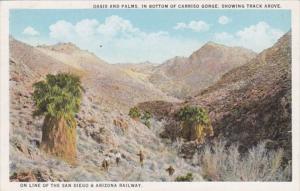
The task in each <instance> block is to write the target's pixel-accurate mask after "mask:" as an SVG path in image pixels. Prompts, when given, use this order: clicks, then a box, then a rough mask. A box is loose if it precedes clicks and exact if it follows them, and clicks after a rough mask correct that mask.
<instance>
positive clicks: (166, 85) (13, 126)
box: [10, 34, 291, 181]
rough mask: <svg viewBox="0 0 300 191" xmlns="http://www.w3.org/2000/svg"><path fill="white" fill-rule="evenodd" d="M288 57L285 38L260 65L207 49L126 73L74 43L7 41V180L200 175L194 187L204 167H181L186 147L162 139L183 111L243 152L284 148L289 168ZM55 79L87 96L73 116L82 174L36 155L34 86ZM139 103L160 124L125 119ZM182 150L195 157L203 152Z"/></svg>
mask: <svg viewBox="0 0 300 191" xmlns="http://www.w3.org/2000/svg"><path fill="white" fill-rule="evenodd" d="M290 54H291V52H290V34H286V35H285V36H284V37H282V38H281V39H280V40H279V41H278V43H276V44H275V45H274V46H273V47H271V48H269V49H267V50H265V51H264V52H262V53H260V54H259V55H257V56H256V57H255V58H253V57H254V55H255V54H254V53H253V52H251V51H248V50H244V49H241V48H229V47H225V46H222V45H218V44H215V43H208V44H206V45H205V46H203V47H202V48H201V49H199V51H196V52H195V53H193V54H192V55H191V56H190V57H189V58H179V57H177V58H175V59H173V60H171V61H169V62H166V63H164V64H162V65H159V66H156V65H153V64H149V63H145V64H144V65H134V64H128V65H122V66H120V65H109V64H107V63H106V62H105V61H103V60H101V59H99V58H97V57H96V56H95V55H93V54H92V53H89V52H87V51H83V50H80V49H79V48H78V47H76V46H74V45H73V44H71V43H64V44H57V45H54V46H39V47H32V46H29V45H27V44H24V43H21V42H19V41H16V40H14V39H10V179H11V180H12V181H36V180H38V181H174V180H175V177H177V176H181V175H185V174H186V173H193V176H194V180H195V181H202V180H203V178H202V176H201V173H202V172H201V171H202V169H201V166H199V165H197V164H198V162H199V158H193V157H190V159H186V160H185V159H183V158H182V156H184V155H180V156H179V155H178V153H177V151H178V150H179V147H180V149H181V148H182V147H181V146H182V144H181V143H178V142H173V143H172V142H171V141H170V140H168V139H161V138H160V135H161V133H162V132H163V131H164V128H165V124H166V123H169V122H170V121H172V114H174V113H175V112H176V111H177V110H178V109H179V108H181V107H182V106H184V105H200V106H203V107H205V108H206V109H207V110H208V111H209V115H210V117H211V119H212V123H213V127H214V129H215V137H219V136H220V137H221V136H222V137H225V138H226V139H227V140H228V141H229V142H230V143H233V142H240V143H241V145H242V147H245V148H249V147H250V146H252V145H255V144H256V143H257V142H259V141H261V140H266V139H268V140H269V147H284V148H285V150H286V151H288V152H286V153H285V154H286V158H287V159H289V158H290V156H291V153H290V152H289V151H290V149H291V147H290V145H291V133H290V131H291V119H290V117H291V108H290V107H291V84H290V83H291V76H290V75H291V71H290V67H291V66H290V62H291V60H290ZM251 58H253V59H252V60H251V61H249V60H250V59H251ZM247 61H249V62H248V63H246V62H247ZM241 65H242V66H241ZM187 66H188V67H187ZM237 66H240V67H237ZM234 67H237V68H236V69H233V68H234ZM230 69H232V70H231V71H230V72H227V73H226V74H225V75H223V77H222V78H221V79H219V78H220V77H221V75H222V74H224V73H225V72H226V71H228V70H230ZM57 72H72V73H76V74H78V75H80V76H81V78H82V83H83V86H84V88H85V93H84V96H83V102H82V105H81V109H80V112H79V113H78V115H77V116H76V119H77V122H78V125H77V134H78V137H77V138H78V139H77V148H78V149H77V164H76V165H69V164H67V163H65V162H63V161H61V160H60V159H57V158H55V157H52V156H49V155H46V154H45V153H43V152H42V151H41V150H40V149H39V145H40V140H41V136H42V135H41V132H42V131H41V128H42V123H43V118H35V119H34V118H33V117H32V111H33V109H34V105H33V101H32V98H31V93H32V91H33V90H32V84H33V83H34V82H36V81H38V80H41V79H43V78H44V77H45V75H46V74H47V73H57ZM202 75H206V76H204V77H203V76H202ZM218 79H219V80H218ZM216 80H218V82H217V83H216V84H214V85H212V86H210V87H209V88H206V89H205V90H204V91H202V92H201V93H200V94H196V93H197V92H198V91H199V90H201V89H203V88H205V87H207V86H209V85H211V83H214V82H215V81H216ZM199 82H201V83H199ZM202 82H203V83H202ZM184 87H187V89H186V90H184ZM191 87H193V88H192V91H191V89H190V88H191ZM165 92H167V93H168V94H169V95H166V94H165ZM183 93H187V95H192V94H195V96H193V97H190V98H189V99H186V100H185V101H184V102H179V100H178V99H176V98H173V97H172V96H170V95H176V96H182V95H183ZM183 97H185V96H183ZM154 100H156V101H154ZM138 103H141V104H139V107H141V108H142V109H144V110H147V111H151V112H152V114H154V115H155V116H156V117H155V118H152V119H151V128H148V127H146V126H145V125H144V124H143V123H141V122H140V121H136V120H133V119H131V118H130V117H129V116H128V108H129V107H132V106H134V105H136V104H138ZM165 120H167V121H165ZM185 146H187V147H183V149H186V151H188V152H190V154H193V152H194V151H195V149H197V148H195V147H193V146H192V145H189V144H187V145H185ZM140 150H143V151H144V153H145V155H146V159H145V164H144V166H143V167H141V166H140V164H139V158H138V156H137V154H138V152H139V151H140ZM116 152H119V153H121V155H122V158H121V163H120V165H119V166H117V165H116V163H115V162H114V161H115V154H116ZM106 157H108V158H110V161H111V165H110V167H109V170H108V172H106V171H105V170H104V169H103V168H102V167H101V163H102V161H103V159H104V158H106ZM169 165H172V166H173V167H174V168H175V174H174V175H173V176H169V175H168V174H167V172H166V171H165V169H166V168H168V167H169Z"/></svg>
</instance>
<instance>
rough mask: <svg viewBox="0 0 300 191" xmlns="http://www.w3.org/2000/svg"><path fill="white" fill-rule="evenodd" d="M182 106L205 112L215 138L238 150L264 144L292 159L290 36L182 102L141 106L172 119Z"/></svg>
mask: <svg viewBox="0 0 300 191" xmlns="http://www.w3.org/2000/svg"><path fill="white" fill-rule="evenodd" d="M184 105H196V106H201V107H205V108H206V109H207V110H208V111H209V115H210V118H211V120H212V125H213V127H214V131H215V137H224V138H225V140H226V141H228V142H229V143H236V142H238V143H239V144H240V149H241V150H246V149H247V148H250V147H252V146H253V145H256V144H257V143H259V142H260V141H267V146H268V148H279V147H280V148H283V149H284V151H285V159H287V160H289V159H291V137H292V136H291V34H290V32H289V33H287V34H285V35H284V36H283V37H282V38H280V39H279V40H278V42H277V43H276V44H275V45H274V46H272V47H271V48H269V49H266V50H264V51H263V52H261V53H260V54H258V55H257V56H256V57H255V58H254V59H252V60H251V61H250V62H249V63H247V64H245V65H243V66H241V67H238V68H235V69H233V70H231V71H229V72H228V73H226V74H225V75H223V76H222V78H221V79H220V80H219V81H218V82H217V83H216V84H214V85H212V86H210V87H209V88H207V89H205V90H204V91H202V92H201V93H200V94H198V95H196V96H194V97H192V98H190V99H188V100H186V101H185V102H184V103H182V104H176V103H167V102H150V103H142V104H140V105H139V107H140V108H142V109H148V110H150V111H152V112H153V113H155V114H156V115H157V116H161V117H166V116H167V118H169V119H172V116H173V114H174V113H175V112H176V111H177V110H178V109H179V108H181V107H183V106H184Z"/></svg>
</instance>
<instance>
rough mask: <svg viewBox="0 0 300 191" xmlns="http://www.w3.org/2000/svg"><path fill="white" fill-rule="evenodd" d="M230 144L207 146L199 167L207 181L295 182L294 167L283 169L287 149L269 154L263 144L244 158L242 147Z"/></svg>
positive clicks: (220, 143)
mask: <svg viewBox="0 0 300 191" xmlns="http://www.w3.org/2000/svg"><path fill="white" fill-rule="evenodd" d="M225 145H226V142H224V141H220V142H215V143H214V144H213V145H211V146H205V148H204V149H203V151H202V153H201V154H200V161H199V165H200V167H201V173H202V176H203V178H204V179H206V180H210V181H291V178H292V171H291V164H290V163H289V164H288V165H285V166H283V165H282V159H283V150H282V149H278V150H272V151H268V150H267V149H266V148H265V143H260V144H259V145H257V146H256V147H253V148H252V149H250V150H249V151H248V152H247V153H245V154H243V155H241V154H240V153H239V151H238V145H232V146H230V147H228V148H226V147H225Z"/></svg>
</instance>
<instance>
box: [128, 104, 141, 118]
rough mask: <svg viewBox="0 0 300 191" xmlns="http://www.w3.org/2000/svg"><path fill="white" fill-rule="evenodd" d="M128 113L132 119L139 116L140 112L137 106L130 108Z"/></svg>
mask: <svg viewBox="0 0 300 191" xmlns="http://www.w3.org/2000/svg"><path fill="white" fill-rule="evenodd" d="M128 115H129V116H130V117H131V118H133V119H138V118H140V117H141V112H140V110H139V109H138V108H137V107H133V108H130V110H129V113H128Z"/></svg>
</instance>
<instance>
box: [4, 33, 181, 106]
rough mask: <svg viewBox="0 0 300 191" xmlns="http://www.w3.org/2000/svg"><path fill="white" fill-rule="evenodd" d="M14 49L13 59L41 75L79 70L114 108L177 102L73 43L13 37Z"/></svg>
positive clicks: (87, 87) (94, 92) (95, 93)
mask: <svg viewBox="0 0 300 191" xmlns="http://www.w3.org/2000/svg"><path fill="white" fill-rule="evenodd" d="M10 49H11V55H10V57H11V59H12V60H14V61H15V62H17V63H20V64H25V65H26V66H29V67H30V68H32V69H33V70H34V72H37V73H38V74H40V75H41V76H44V75H45V74H46V73H57V72H58V71H69V72H73V73H74V72H75V73H77V74H78V75H80V76H81V77H82V80H83V83H84V85H85V90H86V91H87V92H89V94H91V95H93V97H94V101H97V102H99V103H102V104H107V106H108V105H109V106H110V107H114V108H118V109H120V108H122V109H124V110H128V108H129V107H131V106H132V105H134V104H137V103H139V102H142V101H147V100H173V101H176V99H172V97H170V96H166V95H165V93H163V92H162V91H161V90H160V89H158V88H156V87H154V86H153V84H151V83H148V82H147V81H144V80H142V79H140V78H139V77H137V76H134V75H131V74H130V73H128V72H126V71H124V69H122V68H119V67H115V66H113V65H111V64H108V63H106V62H105V61H103V60H101V59H99V58H98V57H96V56H95V55H94V54H93V53H90V52H88V51H85V50H81V49H79V48H78V47H76V46H75V45H74V44H72V43H61V44H56V45H52V46H45V45H42V46H38V47H32V46H29V45H27V44H24V43H22V42H19V41H17V40H14V39H11V41H10ZM30 80H31V81H32V80H33V81H34V80H37V79H30Z"/></svg>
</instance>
